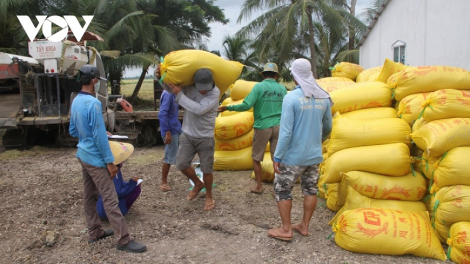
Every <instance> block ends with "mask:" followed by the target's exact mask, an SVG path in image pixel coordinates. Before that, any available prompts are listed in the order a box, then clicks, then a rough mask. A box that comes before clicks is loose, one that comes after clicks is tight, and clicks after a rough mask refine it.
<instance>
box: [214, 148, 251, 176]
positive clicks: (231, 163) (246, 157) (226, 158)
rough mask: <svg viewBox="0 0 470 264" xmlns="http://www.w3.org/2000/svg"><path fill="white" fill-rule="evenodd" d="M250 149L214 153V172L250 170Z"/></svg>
mask: <svg viewBox="0 0 470 264" xmlns="http://www.w3.org/2000/svg"><path fill="white" fill-rule="evenodd" d="M251 153H252V152H251V147H248V148H244V149H240V150H232V151H226V150H218V151H215V152H214V170H216V171H222V170H234V171H238V170H252V169H253V159H251Z"/></svg>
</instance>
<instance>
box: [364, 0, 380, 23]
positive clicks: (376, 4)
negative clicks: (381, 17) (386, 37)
mask: <svg viewBox="0 0 470 264" xmlns="http://www.w3.org/2000/svg"><path fill="white" fill-rule="evenodd" d="M383 3H384V0H373V1H372V7H369V8H366V9H364V11H363V12H362V13H361V14H359V17H360V18H361V19H362V20H363V21H364V23H365V24H366V25H371V24H372V22H373V21H374V18H375V16H376V15H377V13H378V12H379V10H380V8H382V6H383Z"/></svg>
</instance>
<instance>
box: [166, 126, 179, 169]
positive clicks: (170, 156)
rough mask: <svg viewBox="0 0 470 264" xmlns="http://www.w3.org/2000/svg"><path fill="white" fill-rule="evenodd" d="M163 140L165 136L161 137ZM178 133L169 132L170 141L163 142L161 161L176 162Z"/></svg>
mask: <svg viewBox="0 0 470 264" xmlns="http://www.w3.org/2000/svg"><path fill="white" fill-rule="evenodd" d="M162 138H163V141H165V137H162ZM179 138H180V134H171V143H170V144H165V157H164V158H163V162H164V163H166V164H171V165H173V164H176V153H177V152H178V142H179Z"/></svg>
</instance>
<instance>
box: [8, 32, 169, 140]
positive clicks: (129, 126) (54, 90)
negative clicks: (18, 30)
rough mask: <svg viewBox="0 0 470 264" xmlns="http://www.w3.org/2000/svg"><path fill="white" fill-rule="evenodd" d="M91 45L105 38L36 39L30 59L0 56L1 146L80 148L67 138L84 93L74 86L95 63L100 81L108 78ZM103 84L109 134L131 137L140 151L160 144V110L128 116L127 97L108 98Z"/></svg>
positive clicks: (89, 35)
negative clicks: (76, 102)
mask: <svg viewBox="0 0 470 264" xmlns="http://www.w3.org/2000/svg"><path fill="white" fill-rule="evenodd" d="M69 34H72V33H71V32H69ZM88 40H101V38H100V37H99V36H97V35H95V34H93V33H90V32H86V33H85V34H84V36H83V37H82V39H81V41H80V42H77V41H75V39H74V37H73V35H71V36H70V37H69V38H67V39H66V40H63V41H62V42H52V41H49V40H35V41H32V42H29V43H28V51H29V55H30V56H31V57H27V56H20V55H16V54H9V53H1V52H0V131H2V133H3V136H2V145H3V147H6V148H22V147H26V146H32V145H42V144H51V143H52V144H55V145H59V146H75V145H76V144H77V142H78V141H77V139H76V138H73V137H71V136H70V135H69V132H68V125H69V122H70V107H71V105H72V101H73V99H74V98H75V96H76V94H77V93H78V92H79V91H80V90H81V85H80V84H79V83H78V82H77V81H76V79H77V76H78V70H79V69H80V68H81V67H82V66H83V65H85V64H92V65H95V66H96V67H98V69H99V71H100V76H102V77H104V76H105V70H104V66H103V62H102V59H101V56H100V54H99V52H98V51H97V50H96V49H95V48H93V47H91V46H87V45H86V42H87V41H88ZM100 83H101V84H100V85H101V86H100V89H99V90H98V92H97V93H96V94H95V96H96V98H97V99H98V100H100V102H101V105H102V113H103V119H104V120H105V123H106V126H107V130H108V131H110V132H111V133H114V134H120V135H124V136H128V139H124V140H123V141H127V142H131V143H133V144H135V145H137V146H145V145H152V144H156V143H157V142H158V141H161V139H160V136H159V135H158V131H157V130H158V127H159V123H158V111H156V110H157V107H155V109H154V111H138V112H126V111H124V109H123V108H122V107H121V105H122V104H123V102H124V103H126V101H125V100H123V96H122V95H109V94H108V87H107V84H106V83H105V82H100ZM116 85H118V84H116V83H115V82H114V86H116ZM112 88H113V87H112ZM156 93H158V92H156Z"/></svg>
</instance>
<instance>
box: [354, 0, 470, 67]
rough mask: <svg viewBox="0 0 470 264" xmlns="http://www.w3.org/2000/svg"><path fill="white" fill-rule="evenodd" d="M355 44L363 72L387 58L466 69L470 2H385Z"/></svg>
mask: <svg viewBox="0 0 470 264" xmlns="http://www.w3.org/2000/svg"><path fill="white" fill-rule="evenodd" d="M359 45H360V59H359V62H360V63H359V64H360V65H361V66H362V67H363V68H364V69H369V68H372V67H377V66H381V65H383V63H384V61H385V58H388V59H390V60H393V61H400V62H402V63H403V64H405V65H409V66H430V65H445V66H454V67H461V68H465V69H467V70H470V0H385V1H384V5H383V6H382V8H381V9H380V11H379V13H378V15H377V16H376V17H375V20H374V22H373V23H372V24H371V26H370V27H369V30H368V31H367V33H366V34H365V35H364V37H363V38H362V40H361V42H360V44H359Z"/></svg>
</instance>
